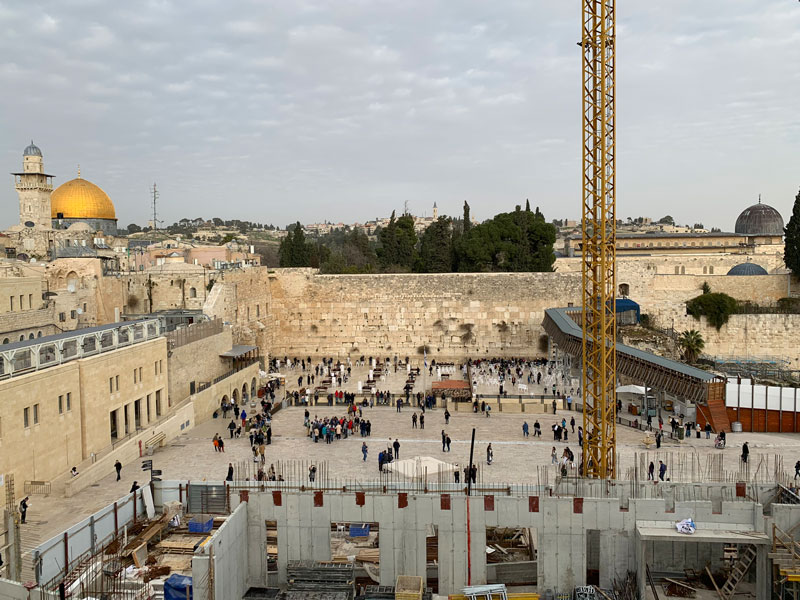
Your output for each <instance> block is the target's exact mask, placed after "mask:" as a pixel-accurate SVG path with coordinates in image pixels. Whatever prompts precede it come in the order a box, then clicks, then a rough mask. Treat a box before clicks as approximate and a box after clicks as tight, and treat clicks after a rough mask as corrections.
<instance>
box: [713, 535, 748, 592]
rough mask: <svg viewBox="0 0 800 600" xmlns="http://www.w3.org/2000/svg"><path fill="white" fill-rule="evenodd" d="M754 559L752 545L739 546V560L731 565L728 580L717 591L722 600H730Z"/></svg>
mask: <svg viewBox="0 0 800 600" xmlns="http://www.w3.org/2000/svg"><path fill="white" fill-rule="evenodd" d="M755 559H756V547H755V546H754V545H752V544H748V545H747V546H744V547H742V546H739V558H738V560H737V561H736V564H734V565H733V569H732V570H731V574H730V575H729V576H728V580H727V581H726V582H725V583H724V584H723V585H722V587H721V588H720V589H719V595H720V598H722V600H730V599H731V598H732V597H733V592H734V591H736V586H737V585H739V582H740V581H741V580H742V579H744V576H745V574H746V573H747V569H749V568H750V565H752V564H753V561H754V560H755Z"/></svg>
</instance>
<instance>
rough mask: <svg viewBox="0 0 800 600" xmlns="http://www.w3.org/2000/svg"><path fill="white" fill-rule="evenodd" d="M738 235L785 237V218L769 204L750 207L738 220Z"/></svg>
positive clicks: (759, 201)
mask: <svg viewBox="0 0 800 600" xmlns="http://www.w3.org/2000/svg"><path fill="white" fill-rule="evenodd" d="M735 231H736V233H739V234H743V235H780V236H782V235H783V217H782V216H781V213H779V212H778V211H777V210H775V209H774V208H772V207H771V206H769V205H767V204H761V197H760V196H759V199H758V204H753V206H748V207H747V208H745V209H744V210H743V211H742V213H741V214H740V215H739V218H738V219H736V230H735Z"/></svg>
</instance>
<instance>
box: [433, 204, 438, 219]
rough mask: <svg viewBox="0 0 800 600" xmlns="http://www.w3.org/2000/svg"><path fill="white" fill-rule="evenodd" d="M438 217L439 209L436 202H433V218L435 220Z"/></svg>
mask: <svg viewBox="0 0 800 600" xmlns="http://www.w3.org/2000/svg"><path fill="white" fill-rule="evenodd" d="M438 218H439V209H438V208H436V202H434V203H433V220H434V221H435V220H436V219H438Z"/></svg>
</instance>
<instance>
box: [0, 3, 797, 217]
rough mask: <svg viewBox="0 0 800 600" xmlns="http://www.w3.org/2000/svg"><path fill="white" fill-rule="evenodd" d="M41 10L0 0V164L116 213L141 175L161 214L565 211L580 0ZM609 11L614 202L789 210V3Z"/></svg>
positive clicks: (792, 66)
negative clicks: (35, 147) (104, 194)
mask: <svg viewBox="0 0 800 600" xmlns="http://www.w3.org/2000/svg"><path fill="white" fill-rule="evenodd" d="M37 5H38V6H37V7H36V8H35V9H31V8H30V7H29V6H28V5H25V4H22V3H11V2H7V3H2V2H0V32H2V33H3V35H0V57H2V58H0V86H2V87H3V89H4V90H5V91H6V93H5V94H4V95H3V96H2V99H0V102H1V103H2V104H0V108H2V111H1V112H0V114H1V115H2V117H0V118H1V119H2V120H1V121H0V126H1V127H2V128H1V129H0V131H1V132H2V134H3V136H2V138H3V139H4V140H5V141H6V146H5V147H4V148H3V156H4V157H5V162H6V168H7V170H12V169H16V168H18V164H19V161H20V160H21V157H20V153H21V150H22V148H24V146H25V145H26V144H27V143H28V140H29V139H30V138H31V137H33V138H34V139H35V140H36V142H37V144H39V145H40V146H41V147H42V149H43V150H44V153H45V160H46V163H47V169H48V171H49V172H54V173H56V174H57V175H59V177H58V179H57V182H60V181H65V180H67V179H70V178H71V177H72V176H73V175H72V173H74V170H75V165H76V164H77V163H81V166H82V170H84V172H85V173H86V176H87V177H89V178H91V179H92V180H93V181H94V182H95V183H97V184H98V185H101V186H102V187H104V188H105V189H106V191H108V193H109V194H110V195H111V196H112V198H113V199H114V201H115V204H116V207H117V213H118V216H119V218H120V221H121V222H122V223H123V224H127V223H128V222H131V221H138V222H140V223H141V222H144V221H145V220H146V219H147V217H148V210H149V209H148V206H149V204H148V196H147V187H148V186H149V185H152V182H153V181H158V183H159V187H160V188H161V190H162V207H163V208H162V210H163V217H164V218H165V219H166V220H168V221H170V222H171V221H172V220H175V219H178V218H180V217H182V216H186V215H188V214H191V215H192V216H196V215H198V214H203V215H205V216H206V217H211V216H228V217H238V218H247V219H252V220H257V221H265V222H273V223H276V224H286V223H288V222H293V221H295V220H298V219H299V220H301V221H314V220H318V219H328V220H337V221H338V220H345V221H354V220H364V219H366V218H372V217H375V216H379V215H387V214H389V213H390V212H391V210H393V209H395V208H402V205H403V202H404V201H406V200H408V201H409V204H410V206H411V208H412V209H413V210H414V211H417V212H423V211H428V212H429V211H430V206H431V205H432V204H433V202H434V201H436V202H437V204H438V205H439V207H440V210H441V211H442V212H449V213H451V214H456V213H458V212H459V211H460V207H461V204H462V202H463V200H465V199H467V200H469V202H470V204H471V206H472V207H473V214H475V215H476V216H477V217H479V218H485V217H488V216H491V215H492V214H493V213H494V212H496V211H498V210H501V209H509V210H510V209H513V206H514V205H515V204H517V203H520V202H521V201H522V200H524V199H525V198H526V197H527V198H530V199H531V203H532V204H534V205H539V206H540V207H541V208H542V210H544V212H545V214H546V215H547V216H548V217H560V218H563V217H573V218H574V217H576V216H577V215H578V214H579V210H580V159H581V146H580V131H581V129H580V128H581V121H580V119H581V106H580V102H581V99H580V77H581V76H580V54H579V50H578V49H577V47H576V45H575V43H576V41H577V40H578V37H579V35H580V23H579V9H578V5H577V4H575V3H568V2H555V3H530V2H516V1H512V0H507V1H502V0H500V1H498V2H492V3H486V2H482V1H479V0H462V1H461V2H447V1H445V0H428V1H424V2H423V1H422V0H411V1H410V2H406V3H397V2H389V1H388V0H386V1H367V0H340V1H337V2H333V3H331V2H316V1H312V0H303V1H292V2H273V3H263V2H259V1H255V0H252V1H248V0H231V1H230V2H205V1H204V2H170V1H166V0H163V1H160V0H149V1H148V2H145V3H134V4H130V3H124V2H112V1H111V0H82V1H79V2H71V3H69V5H68V6H67V3H64V2H59V1H58V0H43V1H41V2H38V3H37ZM37 11H38V12H37ZM31 15H34V17H33V18H29V17H30V16H31ZM232 15H237V16H236V17H232ZM243 15H246V17H245V16H243ZM618 18H619V44H618V51H619V71H618V98H619V100H618V102H619V119H618V122H619V132H618V144H619V151H620V155H619V175H618V182H619V195H618V204H619V211H620V213H621V214H622V215H631V216H639V215H651V216H656V217H657V216H662V215H661V214H658V213H661V212H665V211H664V207H665V206H669V211H670V213H671V214H673V215H674V216H675V217H676V218H677V219H678V220H679V221H680V222H694V221H703V222H704V223H706V224H707V225H708V224H713V225H717V226H720V227H723V228H730V227H732V225H733V220H734V219H735V217H736V214H737V213H738V211H739V210H740V209H741V208H742V207H744V206H746V205H747V204H749V203H750V202H752V201H753V200H754V198H755V197H756V195H757V194H758V193H759V192H761V193H762V194H763V197H764V200H765V201H767V202H770V203H772V204H773V205H774V206H776V207H777V208H778V209H779V210H781V212H783V214H784V215H785V216H788V212H789V209H790V206H791V201H792V199H793V197H794V194H795V193H796V191H797V187H798V183H800V182H798V181H797V178H796V167H795V165H796V157H797V155H798V150H800V142H799V141H798V135H797V134H798V129H799V128H800V125H799V124H798V111H797V100H796V99H797V98H798V97H800V79H798V77H797V68H796V65H797V64H800V44H798V43H797V42H798V38H797V36H798V35H800V34H798V32H800V7H799V6H798V5H797V4H796V3H787V2H785V1H783V0H741V1H740V2H736V3H731V2H729V1H726V0H706V1H704V2H702V3H698V2H696V1H690V0H674V1H673V2H669V3H634V4H631V3H628V4H626V5H625V6H620V7H619V9H618ZM76 32H77V33H76ZM21 40H24V44H23V43H21ZM15 140H16V142H15ZM790 174H795V178H794V179H792V178H791V177H790ZM3 193H4V194H5V199H6V201H5V203H4V206H7V207H13V206H14V205H15V193H14V191H13V189H12V188H11V187H10V186H8V187H7V188H6V189H5V191H4V192H3ZM15 219H16V215H15V214H14V211H13V209H9V210H7V211H6V212H5V213H4V214H3V217H2V219H0V220H1V221H2V222H3V224H5V225H8V224H11V223H12V222H14V220H15Z"/></svg>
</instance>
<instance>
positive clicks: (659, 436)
mask: <svg viewBox="0 0 800 600" xmlns="http://www.w3.org/2000/svg"><path fill="white" fill-rule="evenodd" d="M662 437H663V434H662V433H661V430H660V429H659V431H658V433H656V449H658V448H661V438H662Z"/></svg>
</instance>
